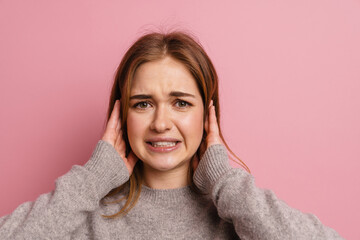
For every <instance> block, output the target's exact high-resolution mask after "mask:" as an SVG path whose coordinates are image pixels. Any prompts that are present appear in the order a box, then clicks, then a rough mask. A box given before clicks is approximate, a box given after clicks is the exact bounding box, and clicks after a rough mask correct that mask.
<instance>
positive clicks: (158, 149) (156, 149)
mask: <svg viewBox="0 0 360 240" xmlns="http://www.w3.org/2000/svg"><path fill="white" fill-rule="evenodd" d="M180 144H181V142H178V143H176V144H175V146H171V147H154V146H153V145H151V144H150V143H146V146H147V147H148V149H149V150H150V151H152V152H157V153H167V152H171V151H174V150H176V149H178V148H179V147H180Z"/></svg>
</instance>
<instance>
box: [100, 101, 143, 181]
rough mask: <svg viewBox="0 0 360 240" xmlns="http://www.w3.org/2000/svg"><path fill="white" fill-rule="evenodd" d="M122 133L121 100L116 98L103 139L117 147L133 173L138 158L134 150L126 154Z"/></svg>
mask: <svg viewBox="0 0 360 240" xmlns="http://www.w3.org/2000/svg"><path fill="white" fill-rule="evenodd" d="M122 134H123V133H122V130H121V122H120V100H116V101H115V105H114V108H113V111H112V113H111V116H110V119H109V121H108V123H107V125H106V129H105V133H104V136H103V137H102V140H103V141H106V142H108V143H110V144H111V145H112V146H113V147H114V148H115V149H116V151H117V152H118V153H119V155H120V157H121V158H122V159H123V160H124V162H125V165H126V167H127V169H128V171H129V174H130V175H131V173H132V171H133V169H134V166H135V163H136V162H137V161H138V158H137V157H136V156H135V154H134V153H133V152H132V151H130V153H129V155H128V157H126V156H125V150H126V146H125V141H124V139H123V138H122Z"/></svg>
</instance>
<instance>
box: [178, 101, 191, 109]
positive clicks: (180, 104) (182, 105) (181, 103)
mask: <svg viewBox="0 0 360 240" xmlns="http://www.w3.org/2000/svg"><path fill="white" fill-rule="evenodd" d="M176 104H177V105H178V107H180V108H186V107H189V106H191V104H190V103H188V102H186V101H184V100H178V101H177V102H176Z"/></svg>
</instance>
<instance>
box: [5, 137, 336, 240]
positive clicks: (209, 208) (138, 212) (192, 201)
mask: <svg viewBox="0 0 360 240" xmlns="http://www.w3.org/2000/svg"><path fill="white" fill-rule="evenodd" d="M128 179H129V173H128V171H127V168H126V166H125V164H124V162H123V160H122V159H121V157H120V156H119V154H118V153H117V152H116V150H115V149H114V148H113V147H112V145H110V144H109V143H107V142H105V141H103V140H100V141H99V142H98V143H97V145H96V147H95V149H94V152H93V153H92V156H91V157H90V159H89V161H88V162H87V163H86V164H85V165H84V166H78V165H74V166H73V167H72V168H71V170H70V171H69V172H68V173H66V174H65V175H63V176H61V177H59V178H58V179H57V180H56V188H55V189H54V191H52V192H49V193H46V194H42V195H40V196H39V197H38V198H37V199H36V200H35V201H34V202H25V203H23V204H21V205H20V206H18V207H17V208H16V209H15V210H14V211H13V212H12V213H11V214H9V215H7V216H3V217H1V218H0V239H2V240H5V239H102V240H107V239H109V240H110V239H243V240H246V239H287V240H288V239H300V240H301V239H306V240H308V239H314V240H315V239H316V240H319V239H342V238H341V237H340V236H339V235H338V234H337V233H336V232H335V231H334V230H333V229H331V228H329V227H326V226H324V225H323V224H322V223H321V222H320V221H319V219H318V218H317V217H316V216H314V215H312V214H306V213H302V212H301V211H299V210H296V209H294V208H291V207H289V206H288V205H287V204H286V203H284V202H283V201H281V200H279V199H277V197H276V196H275V194H274V193H273V192H272V191H270V190H266V189H265V190H263V189H260V188H258V187H256V186H255V184H254V179H253V176H251V175H250V174H248V173H247V172H246V171H244V170H243V169H236V168H231V166H230V165H229V162H228V157H227V152H226V148H225V147H224V146H223V145H221V144H216V145H212V146H210V147H209V148H208V149H207V150H206V152H205V153H204V156H203V157H202V159H201V160H200V163H199V165H198V168H197V169H196V171H195V174H194V183H195V184H196V186H197V187H198V188H199V189H200V190H201V191H202V192H203V193H204V194H199V193H196V192H194V191H193V190H192V188H191V187H190V186H186V187H182V188H178V189H166V190H159V189H151V188H149V187H146V186H143V187H142V191H141V195H140V198H139V201H138V203H137V204H136V205H135V207H134V208H133V209H131V210H130V212H129V213H127V214H126V215H125V216H123V217H118V218H115V219H107V218H104V217H102V216H101V215H102V214H103V215H112V214H114V213H117V212H118V211H119V210H120V209H121V207H122V206H123V204H124V201H123V202H120V203H116V204H110V203H108V204H107V202H109V201H112V200H116V199H119V198H121V197H122V196H123V195H124V193H125V192H120V193H118V194H116V195H114V196H111V197H106V198H105V199H103V200H104V201H100V200H101V199H102V198H103V197H104V196H105V195H106V194H107V193H108V192H109V191H110V190H111V189H113V188H115V187H117V186H119V185H121V184H123V183H125V182H126V181H127V180H128ZM124 191H126V189H125V190H124ZM205 193H206V194H205Z"/></svg>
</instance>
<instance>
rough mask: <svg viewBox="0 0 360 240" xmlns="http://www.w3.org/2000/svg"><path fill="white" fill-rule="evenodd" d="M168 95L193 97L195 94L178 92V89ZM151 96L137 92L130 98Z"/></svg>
mask: <svg viewBox="0 0 360 240" xmlns="http://www.w3.org/2000/svg"><path fill="white" fill-rule="evenodd" d="M169 96H172V97H193V98H195V95H192V94H190V93H185V92H179V91H172V92H170V93H169ZM151 98H153V97H152V95H147V94H138V95H133V96H131V97H130V100H132V99H151Z"/></svg>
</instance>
